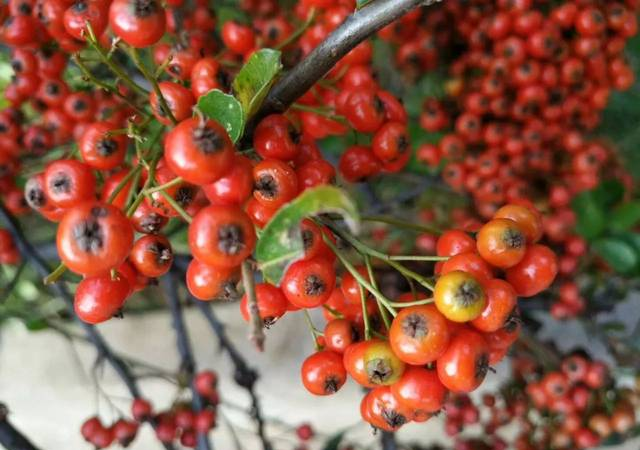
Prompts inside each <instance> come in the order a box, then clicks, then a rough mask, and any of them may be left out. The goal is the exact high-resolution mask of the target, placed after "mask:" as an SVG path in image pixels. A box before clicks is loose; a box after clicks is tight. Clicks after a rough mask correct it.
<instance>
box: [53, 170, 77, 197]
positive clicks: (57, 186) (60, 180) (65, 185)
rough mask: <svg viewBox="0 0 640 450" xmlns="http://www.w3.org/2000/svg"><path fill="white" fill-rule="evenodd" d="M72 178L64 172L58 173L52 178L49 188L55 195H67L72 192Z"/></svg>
mask: <svg viewBox="0 0 640 450" xmlns="http://www.w3.org/2000/svg"><path fill="white" fill-rule="evenodd" d="M71 185H72V182H71V178H70V177H69V175H67V174H66V173H64V172H58V173H57V174H55V175H54V176H53V177H52V178H51V182H50V183H49V187H50V188H51V190H52V191H53V192H54V193H55V194H66V193H68V192H70V191H71Z"/></svg>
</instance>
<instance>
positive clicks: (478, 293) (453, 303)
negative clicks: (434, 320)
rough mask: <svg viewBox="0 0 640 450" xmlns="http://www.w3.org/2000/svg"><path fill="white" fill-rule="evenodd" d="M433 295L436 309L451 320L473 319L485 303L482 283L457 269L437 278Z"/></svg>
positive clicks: (466, 320)
mask: <svg viewBox="0 0 640 450" xmlns="http://www.w3.org/2000/svg"><path fill="white" fill-rule="evenodd" d="M433 297H434V299H435V305H436V307H437V308H438V311H440V312H441V313H442V314H443V315H444V316H445V317H446V318H447V319H449V320H451V321H452V322H468V321H470V320H473V319H475V318H476V317H478V316H479V315H480V314H481V313H482V310H483V309H484V307H485V305H486V295H485V293H484V289H483V288H482V285H481V284H480V283H479V282H478V281H477V280H476V278H474V277H473V276H472V275H471V274H469V273H466V272H462V271H459V270H456V271H453V272H449V273H447V274H445V275H442V276H441V277H440V278H439V279H438V281H437V282H436V286H435V290H434V292H433Z"/></svg>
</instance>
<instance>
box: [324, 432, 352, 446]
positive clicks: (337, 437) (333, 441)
mask: <svg viewBox="0 0 640 450" xmlns="http://www.w3.org/2000/svg"><path fill="white" fill-rule="evenodd" d="M345 434H347V431H346V430H343V431H340V432H339V433H336V434H334V435H333V436H331V438H330V439H329V440H328V441H327V443H326V444H325V446H324V447H322V450H338V448H339V447H340V443H341V442H342V439H343V438H344V435H345Z"/></svg>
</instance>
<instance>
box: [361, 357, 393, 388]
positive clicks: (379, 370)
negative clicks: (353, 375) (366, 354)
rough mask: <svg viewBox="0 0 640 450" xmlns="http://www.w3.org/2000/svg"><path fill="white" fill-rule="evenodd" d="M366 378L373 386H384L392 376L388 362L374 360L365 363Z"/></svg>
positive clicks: (381, 359)
mask: <svg viewBox="0 0 640 450" xmlns="http://www.w3.org/2000/svg"><path fill="white" fill-rule="evenodd" d="M365 369H366V371H367V377H368V378H369V381H370V382H371V383H374V384H384V383H385V382H386V381H387V380H388V379H389V378H391V376H392V375H393V369H392V368H391V365H390V364H389V361H388V360H387V359H384V358H375V359H371V360H369V361H367V363H366V367H365Z"/></svg>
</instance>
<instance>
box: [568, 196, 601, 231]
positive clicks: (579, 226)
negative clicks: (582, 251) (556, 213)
mask: <svg viewBox="0 0 640 450" xmlns="http://www.w3.org/2000/svg"><path fill="white" fill-rule="evenodd" d="M571 206H572V208H573V211H574V212H575V213H576V232H577V233H578V234H579V235H581V236H582V237H584V238H585V239H587V240H592V239H595V238H597V237H598V236H600V235H601V234H602V232H603V231H604V229H605V227H606V219H605V211H604V209H603V208H602V207H601V206H600V204H599V202H598V200H597V198H596V196H595V195H594V194H593V192H592V191H586V192H582V193H580V194H578V195H576V196H575V197H574V199H573V201H572V202H571Z"/></svg>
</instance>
